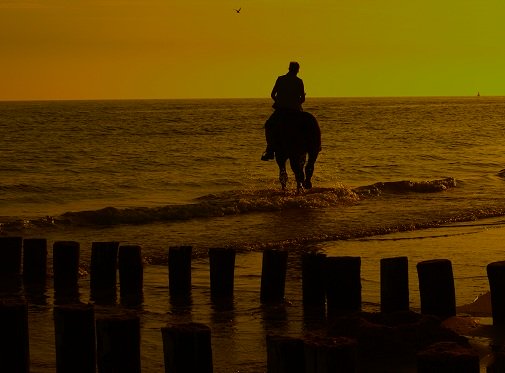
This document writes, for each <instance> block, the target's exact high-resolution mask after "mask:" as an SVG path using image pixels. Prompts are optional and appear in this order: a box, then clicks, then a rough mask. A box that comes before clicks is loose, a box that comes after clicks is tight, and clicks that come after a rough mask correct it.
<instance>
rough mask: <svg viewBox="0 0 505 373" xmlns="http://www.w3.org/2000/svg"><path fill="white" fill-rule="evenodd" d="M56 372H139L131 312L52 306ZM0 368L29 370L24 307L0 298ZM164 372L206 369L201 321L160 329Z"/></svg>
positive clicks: (207, 344)
mask: <svg viewBox="0 0 505 373" xmlns="http://www.w3.org/2000/svg"><path fill="white" fill-rule="evenodd" d="M53 312H54V334H55V352H56V372H57V373H95V372H96V371H97V368H98V372H99V373H112V372H121V373H140V372H141V371H142V369H141V354H140V318H139V316H138V315H136V314H134V313H132V312H125V311H123V312H121V313H115V314H108V315H106V316H97V317H95V310H94V305H93V304H82V303H74V304H66V305H58V306H55V307H54V311H53ZM0 330H2V333H1V336H0V342H1V347H2V348H1V349H0V362H1V364H2V365H1V370H2V372H9V373H28V372H29V371H30V353H29V328H28V307H27V304H26V302H22V301H20V300H16V299H13V300H5V299H4V300H2V301H1V302H0ZM161 335H162V341H163V352H164V362H165V372H169V373H186V372H187V373H191V372H202V373H210V372H212V346H211V334H210V328H209V327H208V326H206V325H203V324H198V323H188V324H174V325H167V326H166V327H163V328H161Z"/></svg>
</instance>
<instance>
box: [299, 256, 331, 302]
mask: <svg viewBox="0 0 505 373" xmlns="http://www.w3.org/2000/svg"><path fill="white" fill-rule="evenodd" d="M325 261H326V254H322V253H316V252H312V253H307V254H304V255H303V256H302V299H303V305H304V307H324V305H325V303H326V289H325V281H324V268H325Z"/></svg>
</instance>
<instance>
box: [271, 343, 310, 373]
mask: <svg viewBox="0 0 505 373" xmlns="http://www.w3.org/2000/svg"><path fill="white" fill-rule="evenodd" d="M266 342H267V373H305V355H304V342H303V340H302V339H299V338H291V337H282V336H274V335H267V338H266Z"/></svg>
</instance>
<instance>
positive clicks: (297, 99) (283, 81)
mask: <svg viewBox="0 0 505 373" xmlns="http://www.w3.org/2000/svg"><path fill="white" fill-rule="evenodd" d="M299 70H300V65H299V64H298V62H290V63H289V71H288V73H287V74H286V75H282V76H279V77H278V78H277V80H276V82H275V85H274V88H273V89H272V94H271V96H272V99H273V100H274V104H273V105H272V107H273V108H274V109H275V111H274V112H273V113H272V115H271V116H270V118H268V120H267V122H266V123H265V137H266V141H267V148H266V150H265V152H264V153H263V155H262V157H261V160H263V161H268V160H270V159H274V157H275V151H276V149H275V147H276V144H277V143H278V139H277V133H276V132H277V131H276V130H277V127H278V125H279V122H282V121H286V120H289V119H290V118H291V117H293V116H294V115H296V114H298V113H299V112H301V111H302V103H303V102H305V88H304V86H303V81H302V79H300V78H299V77H297V76H296V75H297V74H298V71H299Z"/></svg>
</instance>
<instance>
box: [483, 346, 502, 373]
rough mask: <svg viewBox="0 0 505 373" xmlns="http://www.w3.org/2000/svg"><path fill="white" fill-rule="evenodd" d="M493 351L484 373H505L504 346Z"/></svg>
mask: <svg viewBox="0 0 505 373" xmlns="http://www.w3.org/2000/svg"><path fill="white" fill-rule="evenodd" d="M493 350H494V351H493V352H494V353H493V356H492V359H491V361H490V362H489V364H488V366H487V367H486V373H503V372H505V346H504V345H501V346H499V347H498V346H497V347H495V348H494V349H493Z"/></svg>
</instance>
